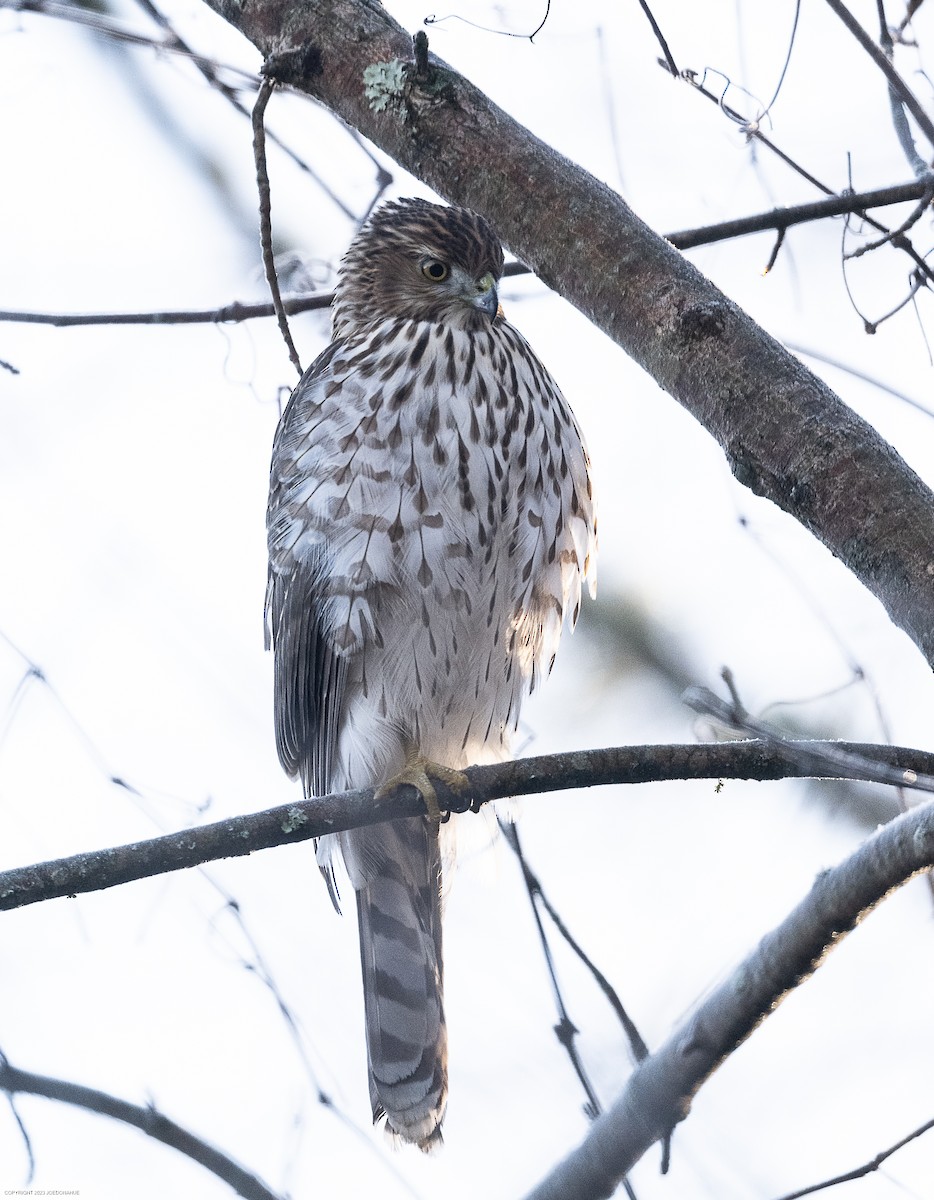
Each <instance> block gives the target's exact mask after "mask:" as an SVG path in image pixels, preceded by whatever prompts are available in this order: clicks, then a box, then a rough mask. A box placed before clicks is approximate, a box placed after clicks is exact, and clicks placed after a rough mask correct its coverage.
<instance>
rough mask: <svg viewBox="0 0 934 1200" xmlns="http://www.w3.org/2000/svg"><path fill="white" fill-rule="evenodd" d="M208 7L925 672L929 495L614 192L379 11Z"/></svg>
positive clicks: (263, 2)
mask: <svg viewBox="0 0 934 1200" xmlns="http://www.w3.org/2000/svg"><path fill="white" fill-rule="evenodd" d="M210 2H211V6H212V7H213V8H214V9H215V10H216V11H217V12H219V13H220V15H221V16H223V17H225V18H226V19H227V20H229V21H230V22H231V23H232V24H233V25H235V26H236V27H237V28H238V29H240V30H241V31H242V32H243V33H244V34H245V35H246V36H247V37H249V38H250V39H251V40H252V41H253V42H254V43H255V44H256V45H257V46H258V47H259V48H260V49H261V50H262V52H263V53H264V55H266V56H267V63H266V69H267V73H269V74H270V75H272V76H274V77H275V78H277V79H278V80H279V82H281V83H284V84H287V85H289V86H292V87H296V88H298V89H300V90H302V91H306V92H308V93H309V94H310V95H312V96H314V97H315V98H316V99H318V100H320V101H322V102H323V103H324V104H326V105H327V106H328V107H329V108H331V109H332V110H333V111H335V112H337V113H338V115H340V116H341V117H343V118H344V119H345V120H346V121H348V122H349V123H350V124H351V125H354V126H355V127H356V128H357V129H359V130H360V132H361V133H363V134H364V135H365V136H366V137H368V138H370V140H371V141H373V142H375V143H376V144H377V145H378V146H380V147H381V148H382V149H383V150H384V151H385V152H387V153H388V154H389V155H390V156H391V157H393V158H394V159H396V161H397V162H399V163H400V164H401V165H402V166H403V167H404V168H405V169H407V170H409V171H411V172H413V173H414V174H415V175H417V176H418V177H419V178H420V179H422V180H423V181H424V182H425V183H426V184H428V185H429V186H430V187H432V188H434V189H435V190H436V191H438V192H439V193H440V194H442V195H443V196H445V197H447V198H448V199H450V200H453V201H455V202H457V203H460V204H464V205H466V206H467V207H469V208H472V209H474V210H476V211H477V212H480V213H483V214H484V215H485V216H487V217H488V218H489V219H490V221H491V223H492V224H493V226H494V227H495V228H496V230H497V232H498V233H499V234H500V235H501V237H502V238H503V240H504V242H505V243H506V245H507V246H509V247H510V249H511V250H512V251H513V253H514V254H515V255H516V257H517V258H519V259H520V260H521V261H522V262H525V263H527V264H528V266H529V267H530V268H531V269H532V270H533V271H534V272H535V274H536V275H538V276H539V278H540V279H541V280H542V281H543V282H544V283H545V284H547V285H548V286H549V287H553V288H554V289H555V290H557V291H559V292H560V293H561V294H562V295H563V296H565V297H566V298H567V299H568V300H570V301H571V303H573V304H574V305H576V306H577V307H578V308H579V309H580V310H581V312H583V313H584V315H585V316H587V317H589V318H590V319H591V320H592V321H593V322H594V323H595V324H596V325H597V326H598V327H599V328H600V329H602V330H603V331H604V332H606V333H607V334H608V335H609V336H611V337H612V338H614V339H615V340H616V341H617V342H618V343H619V344H620V345H621V346H622V347H623V349H625V350H626V351H627V352H628V353H629V354H630V355H631V356H632V357H633V358H634V359H635V361H637V362H638V363H640V364H641V365H642V366H643V367H645V369H646V370H647V371H649V373H650V374H651V375H652V377H653V378H654V379H655V380H656V381H657V382H658V383H659V384H660V385H661V387H663V388H664V389H666V390H667V391H669V392H670V393H671V394H672V395H673V396H674V397H675V398H676V399H677V400H678V401H679V402H680V403H682V404H683V405H685V407H686V408H688V409H689V411H690V412H691V413H692V414H693V415H694V416H695V417H696V418H697V419H698V420H699V421H700V422H701V423H702V424H703V425H705V426H706V428H707V429H708V430H709V431H710V432H711V433H712V434H713V435H714V436H715V437H716V438H717V440H718V441H719V442H720V444H721V445H722V447H723V449H724V451H725V453H726V456H727V459H728V461H729V463H730V466H731V467H732V469H733V472H734V474H735V475H736V477H737V478H738V479H739V480H740V482H742V483H743V484H745V485H746V486H747V487H749V488H750V489H751V490H752V491H754V492H756V493H757V494H759V495H762V496H765V497H766V498H768V499H770V500H772V501H773V502H774V503H776V504H778V505H779V506H780V507H781V508H783V509H785V510H786V511H787V512H789V513H791V514H792V515H793V516H794V517H796V518H797V519H798V520H799V521H801V522H802V523H803V524H804V525H805V526H806V527H807V528H808V529H809V530H810V531H811V532H812V533H813V534H815V536H817V537H818V538H820V539H821V540H822V541H823V543H824V544H825V545H826V546H827V547H828V548H829V549H830V550H831V551H832V552H833V553H834V554H835V555H837V557H839V558H840V559H841V560H842V561H843V562H844V563H845V564H846V565H847V566H848V567H849V568H850V569H851V570H852V571H853V572H854V574H856V576H857V577H858V578H859V579H860V580H861V581H862V582H863V583H864V584H865V585H866V587H868V588H869V589H870V590H871V591H872V592H873V594H874V595H876V596H877V597H878V598H879V599H880V600H881V601H882V603H883V604H884V605H885V607H886V609H887V611H888V613H889V615H890V617H891V618H892V620H893V621H894V622H895V624H897V625H899V626H900V627H901V628H903V629H904V630H905V631H906V632H907V633H908V634H909V635H910V636H911V637H912V638H913V639H914V640H915V641H916V643H917V644H918V646H919V647H920V648H921V649H922V651H923V653H924V654H925V655H926V657H927V658H928V661H929V662H931V663H932V664H934V494H932V493H931V491H930V490H929V489H928V488H927V487H926V486H925V485H924V484H923V483H922V481H921V479H920V478H919V477H918V476H917V475H916V474H915V472H913V471H912V470H911V469H910V468H909V467H908V466H907V464H906V463H905V462H904V461H903V460H902V459H901V458H900V457H899V456H898V455H897V454H896V453H895V451H894V450H893V449H892V447H891V446H889V445H888V444H887V443H886V442H885V441H884V439H882V438H881V437H880V436H879V435H878V434H877V433H876V431H875V430H874V429H872V427H871V426H869V425H868V424H867V423H866V422H864V421H863V420H861V419H860V418H859V417H858V416H857V415H856V414H855V413H853V412H852V411H850V410H849V409H848V408H847V407H846V406H845V405H844V404H843V403H842V402H841V401H840V400H839V399H838V398H837V397H836V396H835V395H834V393H833V392H832V391H831V390H830V389H829V388H828V387H827V386H826V385H825V384H824V383H823V382H822V381H820V380H819V379H817V378H816V377H815V376H813V375H811V374H810V372H808V371H807V369H806V368H805V367H803V365H802V364H801V363H800V362H798V361H797V360H796V359H794V358H793V357H792V356H791V355H790V354H789V353H788V352H787V351H786V350H785V349H784V348H783V347H782V346H780V345H779V343H777V342H776V341H775V340H774V339H772V338H770V337H769V336H768V335H767V334H766V333H765V332H764V331H763V330H761V329H759V328H758V327H757V326H756V325H755V323H754V322H753V321H752V320H751V319H750V318H749V317H748V316H746V314H745V313H743V312H742V311H741V310H740V309H739V308H738V307H737V306H736V305H734V304H733V303H732V302H731V301H730V300H729V299H727V297H725V296H724V295H723V294H722V293H721V292H719V291H718V290H717V289H716V288H715V287H714V286H713V285H712V284H711V283H710V282H709V281H708V280H706V279H704V277H703V276H702V275H701V274H700V273H699V272H698V271H697V270H696V269H695V268H694V267H692V266H691V264H690V263H688V262H687V261H686V260H685V259H684V258H683V257H682V256H681V255H680V254H679V253H678V252H677V251H676V250H675V249H674V247H673V246H671V245H670V244H669V243H667V242H666V241H665V240H664V239H663V238H660V237H658V235H656V234H654V233H653V232H652V231H651V230H650V229H648V227H647V226H645V225H644V224H643V223H642V222H641V221H639V220H638V218H636V217H635V216H634V214H633V213H632V211H631V210H630V209H629V208H628V207H627V205H626V204H625V203H624V201H623V200H622V199H621V198H620V197H619V196H618V195H616V194H615V193H614V192H613V191H611V189H610V188H608V187H606V186H605V185H604V184H601V183H599V182H598V181H597V180H596V179H594V178H593V177H592V176H591V175H589V174H588V173H587V172H586V171H583V170H582V169H581V168H580V167H578V166H577V165H576V164H574V163H572V162H570V161H568V160H567V159H565V158H563V157H562V156H561V155H559V154H557V153H556V152H555V151H554V150H552V149H551V148H550V147H549V146H547V145H545V144H544V143H543V142H541V141H539V140H538V139H537V138H535V137H533V136H532V135H531V134H530V133H529V132H528V131H527V130H525V129H523V128H522V127H521V126H520V125H518V123H517V122H515V121H514V120H513V119H512V118H511V117H509V116H508V115H507V114H506V113H505V112H503V111H502V110H501V109H499V108H497V107H496V106H495V105H494V104H493V103H492V102H491V101H490V100H489V99H488V98H487V97H486V96H484V95H483V93H482V92H480V91H479V90H478V89H477V88H475V87H474V86H473V85H471V84H470V83H469V82H468V81H467V80H466V79H464V78H463V77H462V76H460V75H458V74H457V73H456V72H454V71H452V70H451V69H450V68H448V67H447V66H446V65H445V64H443V63H442V62H440V61H439V60H438V59H437V58H435V57H434V56H433V55H429V66H430V71H429V78H428V79H427V80H426V81H424V82H419V81H417V80H416V79H414V78H413V76H414V74H415V70H414V64H413V63H412V43H411V38H410V37H409V35H408V34H407V33H406V31H405V30H404V29H402V28H401V27H400V26H399V25H398V24H397V23H396V22H395V21H394V20H393V19H392V17H391V16H390V15H389V14H388V12H386V10H385V9H384V8H383V7H382V6H380V5H375V4H370V3H363V2H362V0H306V2H305V3H303V4H301V5H295V4H294V3H292V0H210ZM390 67H391V68H392V69H388V68H390ZM400 67H403V68H406V69H404V70H401V71H400V69H399V68H400ZM546 217H547V219H545V218H546Z"/></svg>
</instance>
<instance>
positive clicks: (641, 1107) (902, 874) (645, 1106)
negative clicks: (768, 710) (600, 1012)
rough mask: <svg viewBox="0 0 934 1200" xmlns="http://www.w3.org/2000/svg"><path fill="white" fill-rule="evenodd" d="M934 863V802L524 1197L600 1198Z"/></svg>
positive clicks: (888, 834) (788, 929) (812, 904)
mask: <svg viewBox="0 0 934 1200" xmlns="http://www.w3.org/2000/svg"><path fill="white" fill-rule="evenodd" d="M932 864H934V804H925V805H923V806H922V807H921V808H918V809H915V810H914V811H913V812H910V813H906V814H905V815H903V816H900V817H897V818H896V819H895V820H894V821H892V822H891V823H890V824H889V825H886V826H885V828H884V829H882V830H880V831H879V833H877V834H876V835H875V836H874V837H872V838H870V839H869V840H868V841H867V842H865V843H864V844H863V845H862V846H861V847H860V848H859V849H858V850H857V851H856V853H855V854H852V855H851V856H850V857H849V858H848V859H846V861H845V862H843V863H841V864H840V865H839V866H837V867H834V868H832V869H831V870H829V871H824V872H823V873H822V874H821V875H819V876H818V877H817V879H816V881H815V883H814V886H813V887H812V888H811V890H810V892H809V893H808V895H807V896H805V897H804V899H803V900H802V901H801V902H800V903H799V904H798V906H797V907H796V908H795V909H794V910H793V911H792V912H791V913H790V914H789V916H788V917H786V919H785V920H784V921H783V922H782V923H781V924H780V925H779V926H777V927H776V928H775V929H774V930H772V932H771V933H769V934H767V935H766V936H765V937H764V938H763V939H762V941H761V942H760V943H759V945H758V946H757V947H756V949H755V950H754V951H753V952H752V954H750V955H749V956H748V957H747V958H746V959H745V961H744V962H743V963H742V964H741V965H740V966H739V967H737V969H736V970H735V971H734V972H733V973H732V975H731V976H730V978H729V979H728V980H727V981H726V982H725V983H723V984H721V985H720V987H718V988H716V989H715V990H714V991H713V992H712V993H711V994H710V995H709V996H708V997H707V998H706V999H705V1000H704V1001H703V1002H702V1003H701V1004H700V1005H699V1006H698V1008H697V1009H696V1010H695V1012H694V1013H693V1014H692V1015H691V1016H690V1017H689V1018H688V1020H687V1021H686V1022H685V1023H684V1024H683V1025H681V1026H680V1027H679V1028H678V1029H676V1030H675V1032H674V1033H673V1034H672V1035H671V1037H669V1039H668V1040H667V1041H666V1042H665V1044H664V1045H663V1046H662V1047H661V1048H660V1049H659V1050H657V1051H656V1052H655V1054H653V1055H651V1057H649V1058H648V1059H646V1060H645V1061H644V1062H643V1063H640V1064H639V1066H638V1067H636V1069H635V1070H634V1071H633V1074H632V1075H631V1076H630V1079H629V1082H628V1083H627V1084H626V1087H625V1088H624V1089H623V1091H622V1093H621V1095H620V1096H619V1097H618V1099H617V1100H616V1101H615V1103H614V1104H613V1106H612V1108H610V1109H608V1110H607V1112H605V1113H604V1114H603V1115H602V1116H600V1117H598V1119H597V1120H596V1121H595V1122H594V1124H593V1126H592V1127H591V1130H590V1132H589V1133H588V1135H587V1137H586V1138H585V1139H584V1141H583V1142H582V1143H581V1145H580V1146H579V1147H578V1148H577V1149H576V1150H574V1151H572V1153H571V1154H570V1155H568V1157H567V1158H566V1159H565V1160H564V1161H563V1162H562V1163H559V1165H558V1166H557V1167H556V1168H555V1169H554V1170H553V1171H552V1172H551V1173H550V1174H549V1175H548V1177H547V1178H546V1179H545V1180H543V1181H542V1182H541V1183H540V1184H539V1185H538V1187H536V1188H533V1189H532V1191H531V1192H529V1193H528V1196H527V1197H526V1200H598V1198H600V1200H602V1198H603V1197H609V1196H611V1195H612V1193H613V1191H614V1189H615V1187H616V1185H617V1183H618V1182H619V1181H620V1180H621V1179H623V1178H624V1177H625V1176H626V1175H627V1174H628V1173H629V1172H630V1171H631V1170H632V1168H633V1167H634V1166H635V1164H636V1163H637V1162H638V1161H639V1159H640V1158H641V1157H642V1155H643V1154H644V1153H645V1152H646V1150H648V1149H649V1147H650V1146H652V1145H653V1144H654V1143H655V1142H657V1141H659V1140H660V1139H661V1138H662V1137H664V1136H665V1134H666V1133H667V1132H668V1131H669V1130H670V1129H672V1128H673V1127H674V1126H675V1125H676V1124H677V1123H678V1122H679V1121H682V1120H684V1118H685V1117H686V1116H687V1114H688V1112H689V1110H690V1106H691V1100H692V1098H693V1097H694V1095H695V1093H696V1092H697V1090H698V1089H699V1088H700V1087H701V1086H702V1084H703V1083H704V1082H705V1081H706V1080H707V1079H708V1078H709V1077H710V1076H711V1075H712V1074H713V1073H714V1071H716V1069H717V1068H718V1067H719V1065H720V1064H721V1063H722V1062H723V1061H724V1060H725V1059H726V1058H727V1056H728V1055H730V1054H731V1053H732V1052H733V1051H734V1050H735V1049H736V1048H737V1047H738V1046H739V1045H741V1044H742V1042H744V1041H745V1040H746V1038H747V1037H749V1035H750V1034H751V1033H753V1031H754V1030H755V1029H756V1028H757V1027H758V1026H759V1025H760V1024H761V1023H762V1022H763V1021H764V1020H765V1019H766V1018H767V1017H768V1016H769V1015H770V1014H771V1013H772V1012H774V1011H775V1009H776V1007H777V1006H778V1004H779V1003H780V1002H781V1000H782V999H783V998H784V997H785V996H786V995H787V994H788V993H789V992H790V991H791V990H792V989H794V988H796V987H798V985H799V984H801V983H803V982H804V980H806V979H807V978H808V977H809V976H810V975H812V974H813V973H814V971H816V970H817V968H818V967H819V966H820V964H821V962H822V961H823V959H824V957H825V956H826V954H827V953H828V951H829V950H831V949H832V948H833V946H834V945H835V944H836V943H837V942H839V941H840V940H841V939H842V938H843V937H845V936H846V934H848V933H850V932H851V931H852V930H853V929H854V928H855V926H856V924H857V923H858V922H859V921H860V920H861V919H862V918H863V917H865V916H866V914H867V913H868V912H870V911H871V910H872V909H873V908H874V907H875V906H876V905H877V904H878V903H879V902H880V901H881V900H883V899H884V898H885V897H886V896H887V895H888V894H889V892H891V891H892V890H893V889H895V888H897V887H900V886H901V885H902V884H903V883H906V882H907V881H908V880H909V879H911V878H912V877H913V876H914V875H916V874H918V873H919V872H920V871H923V870H925V869H927V868H928V867H930V866H931V865H932Z"/></svg>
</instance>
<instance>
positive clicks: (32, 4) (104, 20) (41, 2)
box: [0, 0, 260, 88]
mask: <svg viewBox="0 0 934 1200" xmlns="http://www.w3.org/2000/svg"><path fill="white" fill-rule="evenodd" d="M0 8H11V9H13V11H14V12H31V13H40V14H41V15H42V16H45V17H54V18H56V19H57V20H59V21H71V22H72V23H73V24H75V25H83V26H84V27H85V28H86V29H90V30H92V31H93V32H94V33H99V34H102V35H103V36H104V37H108V38H113V39H114V41H118V42H129V43H130V44H131V45H133V46H147V47H149V48H151V49H153V50H157V51H158V52H159V53H160V54H177V55H179V56H180V57H181V58H189V59H191V61H192V62H194V63H195V64H196V65H197V66H198V67H199V68H201V69H202V70H203V71H210V72H211V73H212V75H214V76H215V77H216V76H217V72H219V71H226V72H228V73H229V74H231V75H233V76H235V77H236V78H237V79H239V80H241V82H242V83H243V84H246V85H247V86H249V87H252V88H258V87H259V85H260V78H259V76H258V75H255V74H254V73H253V72H252V71H245V70H243V68H242V67H234V66H231V65H230V64H229V63H220V62H217V61H216V60H215V59H213V58H206V57H205V56H204V55H203V54H197V53H195V51H193V50H190V49H189V48H188V47H187V46H185V45H184V44H183V43H181V42H180V41H179V39H178V38H176V37H175V36H174V35H170V36H168V37H166V38H154V37H151V36H150V35H149V34H146V33H139V32H138V31H137V30H134V29H129V28H127V27H126V26H125V25H121V24H120V23H119V22H117V21H114V20H112V19H111V18H109V17H105V16H102V15H101V14H100V13H99V12H95V11H91V10H90V9H88V8H79V7H78V5H76V4H59V3H57V2H56V0H0Z"/></svg>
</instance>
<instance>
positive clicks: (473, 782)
mask: <svg viewBox="0 0 934 1200" xmlns="http://www.w3.org/2000/svg"><path fill="white" fill-rule="evenodd" d="M832 744H833V745H834V746H837V747H839V748H840V749H841V750H843V751H846V752H849V753H854V754H859V755H861V756H862V758H863V759H866V758H875V759H876V760H877V761H878V762H879V764H880V767H881V768H882V769H883V770H888V769H890V768H893V767H894V768H897V769H898V771H900V772H902V773H903V774H902V775H901V776H900V777H899V778H900V782H901V783H902V785H903V786H905V787H911V786H912V777H914V778H918V777H923V776H925V775H928V774H934V754H931V753H924V752H922V751H920V750H910V749H907V748H905V747H900V746H876V745H862V744H854V743H849V742H835V743H832ZM822 745H826V743H822V742H790V743H788V744H787V745H785V746H783V747H782V748H781V750H780V751H779V750H775V749H773V748H771V747H769V746H767V745H765V744H764V743H762V742H756V741H746V742H725V743H720V742H718V743H707V744H701V745H698V744H689V745H670V746H620V747H615V748H612V749H607V750H576V751H572V752H570V753H568V754H546V755H542V756H540V757H537V758H520V759H516V760H515V761H514V762H504V763H496V764H494V765H493V766H485V767H468V768H467V770H466V772H465V774H466V775H467V778H468V780H469V782H470V790H469V793H468V794H466V798H465V796H464V795H459V794H457V793H454V792H451V791H450V790H449V789H447V788H446V787H445V785H444V783H443V782H438V784H437V788H438V799H439V803H440V805H441V807H442V808H443V809H446V810H447V811H450V812H461V811H463V810H464V808H465V807H466V806H467V805H468V804H469V805H470V807H472V808H474V809H476V808H478V807H479V806H480V805H482V804H486V803H487V802H488V801H490V800H499V799H502V798H503V797H506V796H531V795H538V794H539V793H541V792H554V791H562V790H564V789H567V788H580V787H597V786H600V785H603V784H618V783H651V782H658V781H660V780H670V779H757V780H767V779H771V780H775V779H785V778H793V779H802V778H807V777H808V776H810V775H811V774H812V773H813V771H814V758H813V755H812V756H811V757H810V758H809V757H808V754H809V752H810V751H815V750H816V749H818V748H819V747H820V746H822ZM796 746H797V747H798V748H799V749H800V755H799V756H798V759H797V760H796V761H790V753H789V748H790V747H796ZM820 774H821V776H822V777H824V778H828V779H844V778H848V777H849V776H848V775H847V774H846V772H845V771H844V772H841V771H840V770H839V769H835V767H834V765H833V764H832V763H830V764H828V765H827V766H826V767H824V765H823V763H822V764H821V766H820ZM860 777H861V778H863V777H864V776H863V775H861V776H860ZM424 811H425V809H424V802H423V801H422V799H421V796H420V795H419V793H418V791H417V790H416V789H415V788H414V787H411V786H410V785H408V784H402V785H401V786H400V787H398V788H396V789H395V790H394V791H392V792H391V793H388V794H387V795H385V796H381V797H377V796H375V795H374V792H373V789H372V788H366V789H362V790H359V791H351V792H341V793H339V794H336V795H332V796H322V797H320V798H316V799H312V800H296V802H295V803H294V804H284V805H280V806H279V807H278V808H270V809H266V810H265V811H264V812H258V813H251V814H249V815H248V816H242V817H231V818H229V819H228V820H226V821H217V822H215V823H214V824H211V825H202V826H199V827H198V828H196V829H188V830H185V831H183V832H181V833H171V834H167V835H166V836H164V837H157V838H150V839H149V840H147V841H144V842H135V843H133V844H131V845H127V846H115V847H113V848H111V849H107V850H93V851H89V852H88V853H86V854H76V855H73V856H72V857H70V858H60V859H54V860H52V861H50V862H45V863H37V864H35V865H34V866H29V867H19V868H15V869H13V870H10V871H4V872H2V873H0V910H3V909H9V908H20V907H22V906H23V905H27V904H37V903H39V902H40V901H43V900H53V899H56V898H60V897H62V896H74V895H77V894H78V893H79V892H97V891H102V890H104V889H105V888H110V887H117V886H118V885H120V884H124V883H129V882H132V881H133V880H135V879H145V878H147V877H149V876H151V875H161V874H164V873H165V872H167V871H181V870H184V869H185V868H186V867H193V866H196V865H197V864H198V863H204V862H212V861H214V860H216V859H219V858H235V857H237V856H238V855H242V854H251V853H253V851H254V850H266V849H269V848H270V847H272V846H283V845H290V844H292V843H293V842H304V841H307V840H308V839H309V838H316V837H323V836H324V835H325V834H328V833H336V832H338V831H339V830H342V829H358V828H360V827H361V826H363V825H375V824H376V823H377V822H379V821H393V820H396V819H398V818H400V817H412V816H418V815H421V814H423V813H424Z"/></svg>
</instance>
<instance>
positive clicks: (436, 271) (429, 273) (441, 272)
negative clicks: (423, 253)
mask: <svg viewBox="0 0 934 1200" xmlns="http://www.w3.org/2000/svg"><path fill="white" fill-rule="evenodd" d="M422 274H423V275H424V276H425V278H426V279H430V280H431V281H432V282H433V283H440V282H441V280H442V279H447V277H448V268H447V264H446V263H443V262H440V261H439V260H438V259H437V258H429V260H428V261H427V262H425V263H422Z"/></svg>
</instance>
